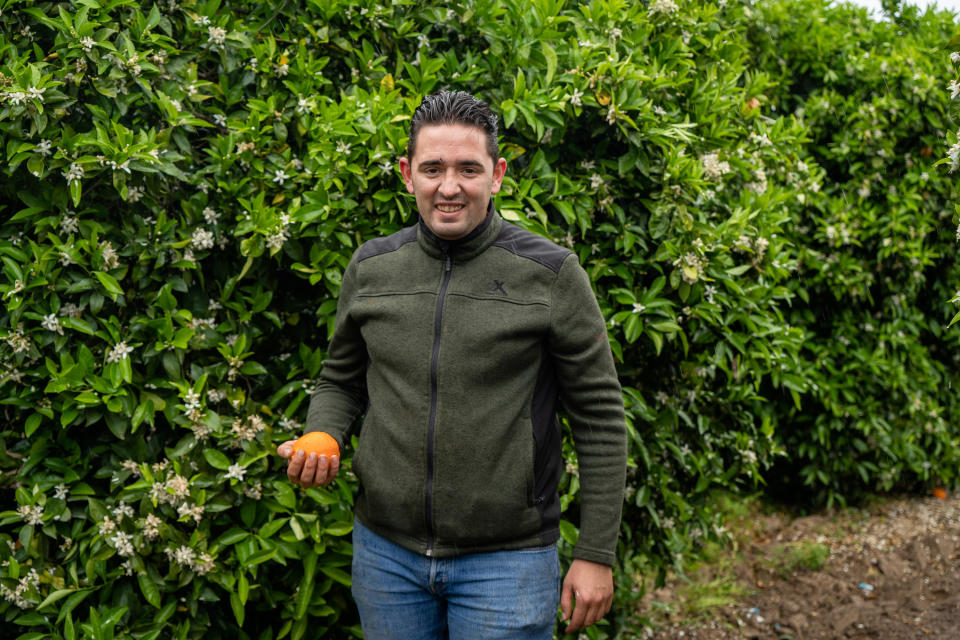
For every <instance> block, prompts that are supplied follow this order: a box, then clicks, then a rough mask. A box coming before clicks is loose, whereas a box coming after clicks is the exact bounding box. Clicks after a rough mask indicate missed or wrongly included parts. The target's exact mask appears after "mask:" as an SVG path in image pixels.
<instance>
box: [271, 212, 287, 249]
mask: <svg viewBox="0 0 960 640" xmlns="http://www.w3.org/2000/svg"><path fill="white" fill-rule="evenodd" d="M289 224H290V216H289V215H288V214H286V213H284V214H282V215H281V216H280V227H279V229H277V231H275V232H273V233H271V234H270V235H268V236H267V240H266V244H267V247H269V248H270V249H271V250H273V251H279V250H280V248H282V247H283V243H284V242H286V241H287V239H288V238H289V237H290V236H289V233H288V232H287V226H289Z"/></svg>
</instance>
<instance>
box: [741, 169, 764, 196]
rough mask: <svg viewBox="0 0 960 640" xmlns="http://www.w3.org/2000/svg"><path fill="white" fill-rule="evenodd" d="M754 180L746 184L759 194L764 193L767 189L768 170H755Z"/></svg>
mask: <svg viewBox="0 0 960 640" xmlns="http://www.w3.org/2000/svg"><path fill="white" fill-rule="evenodd" d="M753 177H754V181H753V182H748V183H747V184H746V185H744V186H745V187H746V188H747V189H749V190H750V191H753V192H754V193H756V194H757V195H761V194H763V193H764V192H765V191H766V190H767V172H766V171H764V170H763V169H762V168H760V169H757V170H756V171H754V172H753Z"/></svg>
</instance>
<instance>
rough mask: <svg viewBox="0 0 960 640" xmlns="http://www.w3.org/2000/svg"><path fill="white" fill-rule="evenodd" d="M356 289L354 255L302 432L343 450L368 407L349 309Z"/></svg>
mask: <svg viewBox="0 0 960 640" xmlns="http://www.w3.org/2000/svg"><path fill="white" fill-rule="evenodd" d="M356 289H357V261H356V256H354V259H353V260H351V261H350V264H349V265H348V266H347V269H346V271H345V272H344V274H343V282H342V284H341V287H340V297H339V300H338V302H337V317H336V323H335V325H334V331H333V337H332V338H331V339H330V348H329V349H328V351H327V358H326V360H324V361H323V367H322V368H321V370H320V380H319V382H318V384H317V385H316V387H315V389H314V392H313V395H312V396H311V397H310V408H309V410H308V411H307V425H306V428H305V429H304V432H305V433H309V432H310V431H325V432H326V433H329V434H330V435H331V436H333V438H334V439H335V440H336V441H337V443H338V444H339V445H340V450H341V451H342V450H343V447H344V444H345V439H346V435H347V431H348V430H349V429H350V426H351V425H352V424H353V422H354V420H356V418H357V416H358V415H360V413H361V412H363V411H364V410H365V409H366V406H367V381H366V370H367V347H366V344H365V343H364V341H363V336H362V335H361V333H360V327H359V325H358V324H357V323H356V321H355V320H354V319H353V317H351V314H350V309H351V306H352V302H353V297H354V295H355V293H356Z"/></svg>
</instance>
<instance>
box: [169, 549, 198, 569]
mask: <svg viewBox="0 0 960 640" xmlns="http://www.w3.org/2000/svg"><path fill="white" fill-rule="evenodd" d="M196 556H197V554H196V553H195V552H194V550H193V549H191V548H190V547H188V546H187V545H183V546H181V547H180V548H179V549H177V550H176V551H174V552H173V559H174V561H175V562H176V563H177V564H179V565H181V566H185V567H191V566H192V565H193V559H194V558H195V557H196Z"/></svg>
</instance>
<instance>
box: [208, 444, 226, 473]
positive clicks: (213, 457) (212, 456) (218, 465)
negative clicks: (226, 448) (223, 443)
mask: <svg viewBox="0 0 960 640" xmlns="http://www.w3.org/2000/svg"><path fill="white" fill-rule="evenodd" d="M203 457H204V458H206V459H207V463H208V464H209V465H210V466H211V467H213V468H214V469H220V470H221V471H226V470H227V469H229V468H230V464H231V463H230V458H228V457H227V456H226V455H224V454H223V453H221V452H220V451H218V450H216V449H204V450H203Z"/></svg>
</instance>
